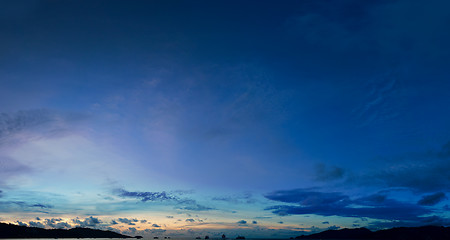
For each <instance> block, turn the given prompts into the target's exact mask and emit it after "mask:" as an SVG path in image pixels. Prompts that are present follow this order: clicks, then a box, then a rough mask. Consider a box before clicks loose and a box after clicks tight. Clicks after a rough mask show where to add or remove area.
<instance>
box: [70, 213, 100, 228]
mask: <svg viewBox="0 0 450 240" xmlns="http://www.w3.org/2000/svg"><path fill="white" fill-rule="evenodd" d="M72 222H73V223H75V224H77V225H78V226H79V227H95V226H97V225H98V224H100V223H101V221H100V219H98V218H95V217H92V216H90V217H88V218H85V219H84V221H83V220H80V219H78V218H75V219H72Z"/></svg>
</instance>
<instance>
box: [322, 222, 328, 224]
mask: <svg viewBox="0 0 450 240" xmlns="http://www.w3.org/2000/svg"><path fill="white" fill-rule="evenodd" d="M322 224H330V222H322Z"/></svg>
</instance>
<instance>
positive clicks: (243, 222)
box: [237, 220, 247, 225]
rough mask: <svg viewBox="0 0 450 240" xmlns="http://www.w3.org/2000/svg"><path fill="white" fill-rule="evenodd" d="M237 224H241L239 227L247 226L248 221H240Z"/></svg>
mask: <svg viewBox="0 0 450 240" xmlns="http://www.w3.org/2000/svg"><path fill="white" fill-rule="evenodd" d="M237 224H239V225H245V224H247V221H245V220H240V221H238V222H237Z"/></svg>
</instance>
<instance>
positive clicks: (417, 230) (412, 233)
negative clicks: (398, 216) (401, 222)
mask: <svg viewBox="0 0 450 240" xmlns="http://www.w3.org/2000/svg"><path fill="white" fill-rule="evenodd" d="M296 239H383V240H388V239H389V240H390V239H395V240H449V239H450V227H438V226H424V227H400V228H391V229H386V230H379V231H376V232H372V231H370V230H369V229H367V228H355V229H347V228H345V229H341V230H327V231H323V232H321V233H316V234H311V235H302V236H298V237H296Z"/></svg>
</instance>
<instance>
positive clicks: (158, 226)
mask: <svg viewBox="0 0 450 240" xmlns="http://www.w3.org/2000/svg"><path fill="white" fill-rule="evenodd" d="M152 227H155V228H160V227H161V226H160V225H158V224H156V223H153V224H152Z"/></svg>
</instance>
